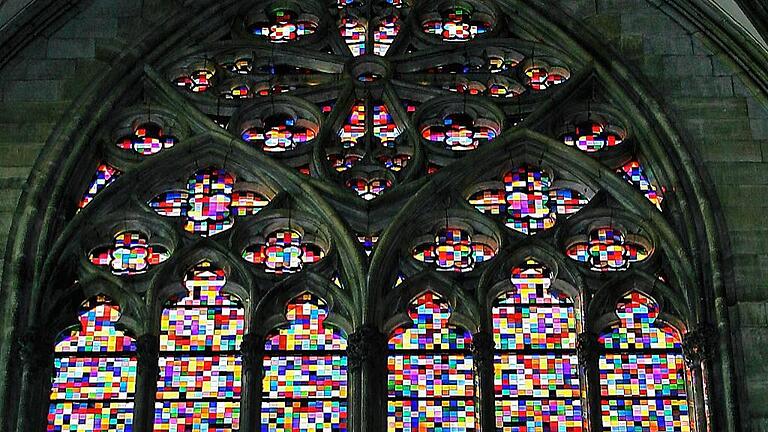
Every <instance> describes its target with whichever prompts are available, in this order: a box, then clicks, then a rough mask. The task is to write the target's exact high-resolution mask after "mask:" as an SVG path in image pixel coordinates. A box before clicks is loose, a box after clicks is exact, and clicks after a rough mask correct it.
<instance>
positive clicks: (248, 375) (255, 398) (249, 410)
mask: <svg viewBox="0 0 768 432" xmlns="http://www.w3.org/2000/svg"><path fill="white" fill-rule="evenodd" d="M240 356H241V359H242V362H243V376H242V380H243V381H242V382H243V384H242V385H243V387H242V393H241V396H240V429H239V430H240V432H256V431H258V430H261V429H260V426H259V423H260V421H261V415H260V414H261V387H262V380H263V379H264V367H263V363H264V338H263V337H262V336H261V335H256V334H253V333H247V334H246V335H244V336H243V342H242V343H241V344H240Z"/></svg>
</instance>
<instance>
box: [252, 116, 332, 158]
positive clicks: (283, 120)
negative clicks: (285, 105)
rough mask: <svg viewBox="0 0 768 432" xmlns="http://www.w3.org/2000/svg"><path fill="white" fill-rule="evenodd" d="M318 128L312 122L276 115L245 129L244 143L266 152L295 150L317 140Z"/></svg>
mask: <svg viewBox="0 0 768 432" xmlns="http://www.w3.org/2000/svg"><path fill="white" fill-rule="evenodd" d="M317 129H318V126H317V125H316V124H314V123H312V122H310V121H307V120H303V119H298V120H297V119H295V118H294V117H292V116H290V115H288V114H274V115H271V116H269V117H267V118H265V119H264V121H263V122H259V125H258V126H253V127H250V128H248V129H245V130H244V131H243V132H242V134H241V136H242V138H243V141H245V142H249V143H253V144H255V145H258V146H259V148H261V149H262V150H263V151H265V152H269V153H279V152H285V151H289V150H293V149H295V148H296V146H298V145H299V144H303V143H306V142H309V141H312V140H313V139H315V136H316V135H317Z"/></svg>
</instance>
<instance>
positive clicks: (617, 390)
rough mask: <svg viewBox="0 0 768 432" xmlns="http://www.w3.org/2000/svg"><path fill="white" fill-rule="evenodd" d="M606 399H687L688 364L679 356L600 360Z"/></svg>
mask: <svg viewBox="0 0 768 432" xmlns="http://www.w3.org/2000/svg"><path fill="white" fill-rule="evenodd" d="M599 366H600V392H601V394H602V395H603V396H643V397H657V396H664V397H668V396H672V397H678V396H685V364H684V362H683V356H682V355H679V354H673V353H666V354H650V353H649V354H626V353H625V354H611V353H609V354H605V355H603V356H600V362H599Z"/></svg>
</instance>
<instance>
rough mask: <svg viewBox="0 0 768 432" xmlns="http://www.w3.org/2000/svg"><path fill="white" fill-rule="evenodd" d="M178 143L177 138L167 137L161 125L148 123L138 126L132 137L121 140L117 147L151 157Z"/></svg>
mask: <svg viewBox="0 0 768 432" xmlns="http://www.w3.org/2000/svg"><path fill="white" fill-rule="evenodd" d="M177 142H178V140H177V139H176V137H174V136H172V135H166V134H165V132H164V131H163V128H162V127H161V126H160V125H158V124H157V123H152V122H147V123H142V124H140V125H138V126H136V127H135V128H134V129H133V133H131V134H130V135H128V136H124V137H122V138H120V139H119V140H118V141H117V147H119V148H121V149H123V150H129V151H133V152H136V153H138V154H140V155H142V156H149V155H153V154H157V153H160V152H161V151H163V150H165V149H168V148H171V147H173V146H174V145H176V143H177Z"/></svg>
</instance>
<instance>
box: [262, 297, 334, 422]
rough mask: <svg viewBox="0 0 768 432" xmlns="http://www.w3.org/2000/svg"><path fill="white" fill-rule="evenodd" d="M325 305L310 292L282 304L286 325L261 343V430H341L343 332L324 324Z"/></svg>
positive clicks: (326, 312)
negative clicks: (262, 363)
mask: <svg viewBox="0 0 768 432" xmlns="http://www.w3.org/2000/svg"><path fill="white" fill-rule="evenodd" d="M327 316H328V309H327V306H326V305H325V303H324V302H322V301H321V300H319V299H318V298H316V297H314V296H312V295H311V294H302V295H300V296H299V297H298V298H296V299H294V300H293V301H291V303H290V304H289V305H288V308H287V312H286V315H285V317H286V318H287V320H288V324H287V325H286V326H285V327H282V328H280V329H278V330H277V331H275V332H273V333H272V334H270V335H269V336H268V337H267V339H266V343H265V347H264V348H265V355H264V381H263V386H262V406H261V430H262V431H269V432H289V431H290V432H310V431H312V432H315V431H324V432H331V431H334V432H335V431H339V432H341V431H345V430H346V429H347V357H346V352H345V350H346V348H347V340H346V335H345V334H344V333H343V332H341V331H339V330H336V329H332V328H330V327H326V326H325V325H324V321H325V318H326V317H327Z"/></svg>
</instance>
